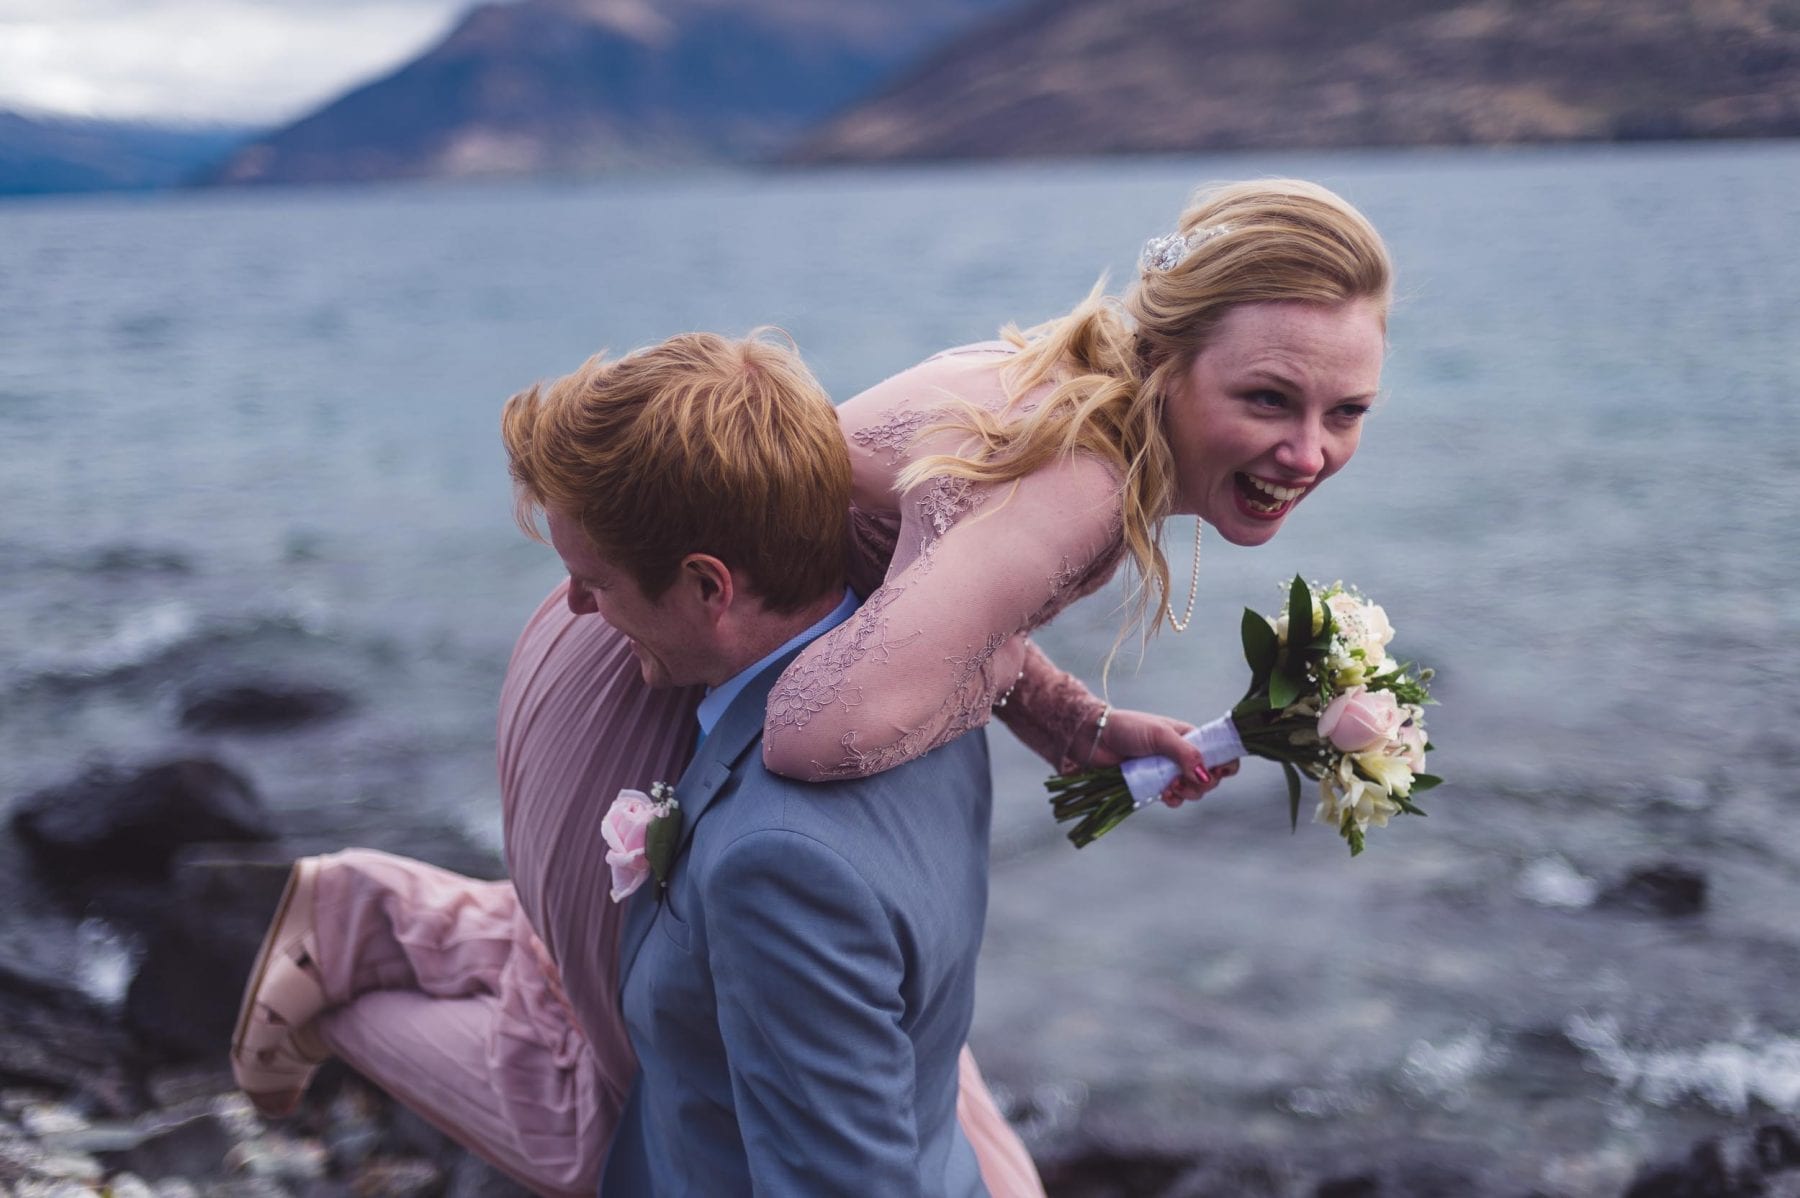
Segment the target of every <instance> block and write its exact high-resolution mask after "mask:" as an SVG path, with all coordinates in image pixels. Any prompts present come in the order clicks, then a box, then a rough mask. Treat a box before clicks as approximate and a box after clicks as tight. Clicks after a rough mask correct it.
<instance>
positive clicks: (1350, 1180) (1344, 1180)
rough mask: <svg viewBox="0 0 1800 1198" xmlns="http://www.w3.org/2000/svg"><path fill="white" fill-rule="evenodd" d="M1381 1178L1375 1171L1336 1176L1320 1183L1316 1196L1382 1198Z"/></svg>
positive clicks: (1326, 1197) (1314, 1192)
mask: <svg viewBox="0 0 1800 1198" xmlns="http://www.w3.org/2000/svg"><path fill="white" fill-rule="evenodd" d="M1381 1192H1382V1191H1381V1180H1380V1179H1379V1178H1377V1177H1376V1176H1375V1175H1374V1174H1373V1173H1359V1174H1357V1175H1356V1176H1354V1177H1334V1178H1331V1179H1330V1180H1328V1181H1322V1182H1320V1183H1319V1185H1318V1188H1317V1189H1315V1190H1314V1191H1313V1195H1314V1198H1381Z"/></svg>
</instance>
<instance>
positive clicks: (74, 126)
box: [0, 112, 250, 195]
mask: <svg viewBox="0 0 1800 1198" xmlns="http://www.w3.org/2000/svg"><path fill="white" fill-rule="evenodd" d="M248 136H250V134H249V131H247V130H243V129H217V128H212V129H191V128H169V127H163V126H158V125H145V124H135V123H123V122H117V121H82V120H70V119H66V118H49V117H27V116H21V115H19V114H18V113H12V112H0V195H37V194H43V193H47V192H58V191H119V190H137V189H142V188H151V187H168V186H171V185H173V184H175V183H177V182H179V181H181V180H182V179H184V178H186V177H188V176H189V175H192V174H193V173H194V172H195V171H197V170H200V169H201V168H202V167H206V166H210V165H211V164H213V163H215V162H217V161H219V160H220V159H221V158H223V157H224V156H225V155H226V153H228V152H229V151H230V150H231V149H232V147H234V146H236V145H237V144H238V143H240V142H242V141H243V140H244V139H245V138H247V137H248Z"/></svg>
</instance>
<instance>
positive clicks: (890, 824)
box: [707, 730, 992, 857]
mask: <svg viewBox="0 0 1800 1198" xmlns="http://www.w3.org/2000/svg"><path fill="white" fill-rule="evenodd" d="M733 773H734V778H733V793H732V796H731V799H730V801H729V802H728V803H726V804H725V805H724V806H725V809H724V810H723V811H721V812H720V813H719V814H720V815H722V816H724V818H723V819H721V820H719V826H718V828H717V829H716V833H715V835H716V836H717V837H718V838H719V841H720V842H723V841H729V840H735V839H737V838H739V837H742V836H744V835H747V834H749V833H752V832H761V831H771V832H785V833H788V834H790V835H792V836H796V837H802V838H805V839H808V840H811V841H815V842H817V843H819V844H821V845H823V846H826V847H829V848H831V849H833V850H834V851H836V852H838V853H841V854H844V855H845V856H848V857H862V856H865V855H868V854H874V855H886V854H888V853H889V852H891V851H892V846H893V845H894V844H895V842H896V840H898V839H918V838H930V839H932V840H952V841H958V842H961V841H963V840H965V839H968V840H969V841H971V842H975V841H978V842H979V845H980V847H981V849H982V851H983V852H985V850H986V844H987V823H988V818H989V810H988V809H989V805H990V803H991V798H992V794H991V791H992V785H991V781H990V777H989V769H988V753H987V741H986V737H985V736H984V735H983V733H981V732H980V731H979V730H977V731H975V732H972V733H967V734H965V735H963V736H960V737H958V738H957V739H955V740H953V741H951V742H949V743H948V744H945V745H941V746H939V747H938V748H936V749H934V750H932V751H931V752H929V753H926V754H924V755H923V756H921V757H917V758H915V759H913V760H911V761H907V762H903V763H901V764H899V765H897V766H894V767H893V768H892V769H888V770H884V771H882V772H880V773H877V774H871V775H869V776H867V777H860V778H844V779H840V780H835V781H829V782H799V781H795V780H794V779H792V778H786V777H783V776H782V775H780V774H775V773H772V772H770V771H769V770H768V769H767V768H766V767H764V765H763V763H762V754H761V752H760V751H758V748H757V747H756V746H754V745H753V746H752V747H751V750H750V752H748V753H746V754H745V755H744V756H743V758H742V759H740V760H739V762H738V764H737V768H736V769H735V770H734V771H733ZM707 818H708V819H711V818H712V815H711V813H709V814H708V817H707ZM720 847H723V843H720Z"/></svg>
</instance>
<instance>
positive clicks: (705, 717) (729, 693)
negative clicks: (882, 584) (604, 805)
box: [694, 587, 857, 737]
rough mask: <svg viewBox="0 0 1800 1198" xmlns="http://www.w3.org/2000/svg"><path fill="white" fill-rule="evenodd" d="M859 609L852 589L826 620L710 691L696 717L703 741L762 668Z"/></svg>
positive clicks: (828, 614)
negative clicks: (739, 693)
mask: <svg viewBox="0 0 1800 1198" xmlns="http://www.w3.org/2000/svg"><path fill="white" fill-rule="evenodd" d="M856 608H857V602H856V592H855V591H853V590H851V589H850V588H849V587H845V588H844V597H843V599H841V600H840V601H839V602H838V605H837V606H836V607H834V608H832V609H831V611H830V612H829V613H827V614H826V616H825V618H824V619H822V620H820V621H819V622H818V623H816V624H812V625H810V626H808V627H807V629H806V631H804V632H802V633H800V634H799V635H797V636H795V637H793V638H792V639H790V640H787V641H784V642H783V643H782V645H781V647H780V648H779V649H776V650H775V651H774V652H773V653H770V654H768V655H767V656H765V657H762V658H759V659H758V660H757V661H756V662H755V664H753V665H748V666H745V667H744V668H743V669H741V670H739V671H738V672H737V673H735V674H733V675H732V676H731V677H730V678H727V679H726V680H725V681H724V682H721V683H719V685H717V686H715V687H713V688H712V689H710V690H708V691H707V692H706V698H704V699H702V700H700V709H699V710H698V711H696V712H695V713H694V717H695V718H696V719H698V720H699V721H700V735H701V736H702V737H706V736H711V735H712V730H713V725H714V724H717V723H718V722H719V717H720V716H722V715H724V714H725V709H726V708H728V707H730V706H731V701H732V700H733V699H735V698H737V696H738V692H739V691H741V690H743V689H744V687H746V686H748V685H749V683H750V680H751V679H752V678H754V677H756V676H757V675H758V674H760V673H762V671H763V667H765V666H767V665H768V664H769V663H770V662H772V661H774V660H775V659H776V658H778V657H780V656H781V655H782V654H783V653H786V652H787V651H788V650H790V649H792V648H794V647H796V646H798V645H804V644H806V643H808V642H809V641H813V640H816V639H818V638H819V637H822V636H824V635H825V634H826V633H828V632H830V631H831V630H832V629H833V628H836V627H837V626H838V625H839V624H842V623H843V622H844V621H845V620H848V619H849V618H850V616H851V613H853V612H855V611H856Z"/></svg>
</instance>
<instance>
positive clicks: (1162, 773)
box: [1119, 715, 1244, 807]
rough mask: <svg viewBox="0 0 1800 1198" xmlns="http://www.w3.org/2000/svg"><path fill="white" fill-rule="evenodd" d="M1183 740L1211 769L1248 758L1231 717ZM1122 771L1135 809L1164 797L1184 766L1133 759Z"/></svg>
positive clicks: (1163, 760) (1155, 759) (1165, 760)
mask: <svg viewBox="0 0 1800 1198" xmlns="http://www.w3.org/2000/svg"><path fill="white" fill-rule="evenodd" d="M1181 739H1182V740H1185V741H1187V743H1188V744H1190V745H1193V746H1194V747H1195V748H1196V749H1199V750H1200V758H1201V760H1202V761H1204V762H1206V768H1207V769H1209V770H1210V769H1213V768H1214V767H1216V766H1221V765H1224V764H1225V763H1226V762H1228V761H1236V760H1237V759H1238V758H1240V757H1242V756H1243V755H1244V742H1243V741H1241V740H1239V739H1238V734H1237V725H1235V724H1233V723H1232V722H1231V717H1230V716H1229V715H1222V716H1220V717H1219V718H1218V719H1216V720H1213V721H1211V722H1209V723H1205V724H1202V725H1200V726H1199V727H1198V728H1196V729H1194V730H1193V731H1192V732H1190V733H1188V734H1187V735H1186V736H1184V737H1182V738H1181ZM1119 769H1120V771H1121V772H1122V773H1124V775H1125V786H1126V789H1128V790H1130V791H1131V800H1132V804H1133V806H1134V807H1142V806H1143V805H1144V804H1146V803H1148V802H1151V801H1152V800H1154V799H1159V798H1161V797H1162V792H1163V791H1165V790H1167V789H1168V788H1169V783H1171V782H1173V781H1175V777H1176V775H1177V774H1179V773H1181V767H1180V766H1178V765H1176V764H1175V763H1174V762H1173V761H1170V760H1169V759H1168V758H1167V757H1133V758H1132V759H1131V760H1130V761H1127V762H1126V763H1125V764H1124V765H1121V766H1120V767H1119Z"/></svg>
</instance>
